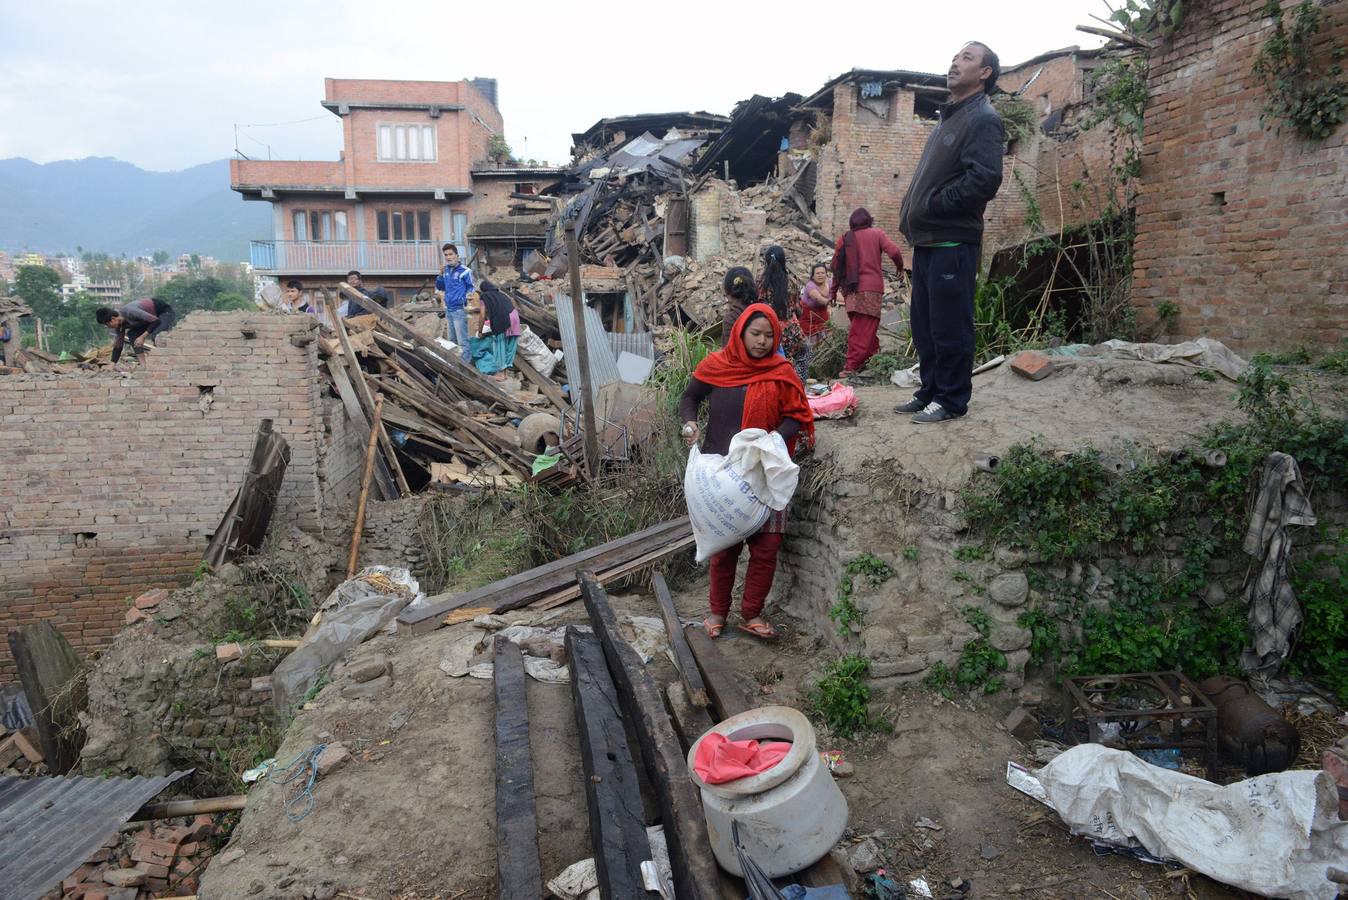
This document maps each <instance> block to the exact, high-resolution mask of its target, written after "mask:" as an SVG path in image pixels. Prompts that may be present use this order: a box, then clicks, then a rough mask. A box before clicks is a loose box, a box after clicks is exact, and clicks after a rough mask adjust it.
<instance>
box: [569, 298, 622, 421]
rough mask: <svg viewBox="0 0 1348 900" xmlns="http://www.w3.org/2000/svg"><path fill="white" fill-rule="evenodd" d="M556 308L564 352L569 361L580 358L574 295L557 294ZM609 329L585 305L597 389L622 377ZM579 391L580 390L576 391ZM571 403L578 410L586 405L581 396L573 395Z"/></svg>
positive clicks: (593, 381)
mask: <svg viewBox="0 0 1348 900" xmlns="http://www.w3.org/2000/svg"><path fill="white" fill-rule="evenodd" d="M553 308H554V309H555V310H556V311H557V330H559V331H560V332H561V333H562V352H563V353H564V354H565V355H566V356H565V358H566V360H567V364H568V365H570V364H571V361H572V360H576V359H579V358H580V356H579V353H578V352H577V350H576V319H575V317H574V316H573V315H572V314H571V297H570V296H568V295H567V294H558V295H557V297H556V301H555V302H554V304H553ZM607 334H608V332H606V331H605V330H604V323H603V321H602V320H601V319H600V318H599V313H597V312H595V311H594V310H593V309H592V308H591V307H589V306H586V307H585V338H586V340H585V348H586V350H588V351H589V357H590V381H589V383H590V384H591V385H593V386H594V389H595V390H598V389H599V388H601V387H603V386H604V385H606V384H612V383H613V382H615V381H617V380H618V379H619V377H620V376H619V375H618V359H617V357H616V356H615V355H614V353H613V348H612V347H611V346H610V345H609V342H608V341H607V340H606V339H605V338H606V336H607ZM577 394H579V391H577ZM571 403H572V405H573V406H575V407H576V408H577V409H580V408H581V407H583V406H584V402H583V400H582V398H581V397H579V396H575V397H572V398H571Z"/></svg>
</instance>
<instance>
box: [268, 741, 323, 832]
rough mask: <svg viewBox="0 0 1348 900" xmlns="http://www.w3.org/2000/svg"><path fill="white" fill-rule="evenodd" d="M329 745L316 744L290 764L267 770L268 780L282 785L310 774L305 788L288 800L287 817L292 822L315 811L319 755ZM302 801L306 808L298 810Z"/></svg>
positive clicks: (286, 805)
mask: <svg viewBox="0 0 1348 900" xmlns="http://www.w3.org/2000/svg"><path fill="white" fill-rule="evenodd" d="M327 746H328V745H327V744H314V745H313V746H312V747H310V748H309V749H308V750H305V751H304V752H303V753H301V754H300V755H299V756H297V757H295V760H294V761H293V762H291V763H290V764H288V765H286V766H281V767H277V766H272V767H271V768H270V769H268V770H267V780H268V781H270V782H271V783H272V784H276V785H279V786H281V787H285V786H286V785H288V784H291V783H293V782H295V781H298V780H299V779H300V778H304V777H305V776H306V775H307V776H308V778H307V780H306V781H305V784H304V787H303V789H302V790H300V792H299V793H297V794H295V796H293V797H291V798H290V799H289V800H287V801H286V804H285V813H286V818H287V819H289V820H290V821H292V822H299V821H301V820H303V819H304V817H305V816H307V815H309V813H311V812H313V811H314V782H315V781H317V780H318V757H319V756H321V755H322V754H323V751H324V749H326V748H327ZM278 773H279V774H278ZM301 803H302V804H303V806H304V810H303V811H302V812H296V811H295V810H296V808H297V807H298V806H300V805H301Z"/></svg>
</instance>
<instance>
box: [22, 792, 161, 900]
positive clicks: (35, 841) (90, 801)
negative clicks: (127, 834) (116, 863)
mask: <svg viewBox="0 0 1348 900" xmlns="http://www.w3.org/2000/svg"><path fill="white" fill-rule="evenodd" d="M186 774H187V773H186V772H174V773H173V774H172V775H166V776H163V777H158V778H83V777H79V776H67V777H64V778H0V895H2V896H3V897H4V898H5V900H30V898H36V897H41V896H42V895H43V894H44V893H46V892H47V891H49V890H51V889H52V888H54V887H56V886H58V885H59V883H60V881H61V879H62V878H65V877H66V876H67V875H69V874H70V873H71V872H73V871H75V870H76V869H78V868H79V867H80V865H82V864H83V863H84V861H85V860H87V859H88V858H89V857H90V856H91V855H93V852H94V851H95V850H97V849H98V848H99V847H101V846H103V842H104V841H105V840H107V839H108V837H109V836H111V835H112V834H113V833H115V832H116V831H117V829H118V828H120V827H121V826H122V825H123V824H125V823H126V821H127V820H128V819H130V818H131V817H132V816H133V815H135V812H136V810H138V809H140V808H141V807H142V806H144V805H145V804H146V803H148V802H149V801H151V800H153V799H154V798H155V797H157V796H158V795H159V793H160V792H161V791H163V790H164V789H165V788H166V787H168V786H169V785H171V784H173V782H175V781H177V780H178V779H179V778H182V777H183V776H184V775H186Z"/></svg>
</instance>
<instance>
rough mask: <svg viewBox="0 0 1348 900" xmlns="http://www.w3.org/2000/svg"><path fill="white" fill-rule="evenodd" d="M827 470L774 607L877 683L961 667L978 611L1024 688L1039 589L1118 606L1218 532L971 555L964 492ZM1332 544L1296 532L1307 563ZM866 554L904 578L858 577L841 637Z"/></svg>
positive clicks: (1222, 568)
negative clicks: (1141, 545) (853, 571)
mask: <svg viewBox="0 0 1348 900" xmlns="http://www.w3.org/2000/svg"><path fill="white" fill-rule="evenodd" d="M816 464H817V465H820V466H821V467H823V468H824V469H825V470H826V471H827V472H828V473H829V477H828V478H826V479H820V481H822V482H823V484H822V486H820V485H819V484H818V483H817V482H816V481H815V480H814V479H813V478H812V476H811V475H810V474H809V470H808V469H807V470H803V471H802V479H801V484H802V485H803V486H804V487H803V489H802V490H801V491H800V492H799V493H798V495H797V498H796V499H795V500H793V502H792V506H791V509H790V517H789V522H790V524H789V531H788V536H787V540H786V542H785V543H784V544H783V546H782V550H781V556H780V561H781V564H780V570H779V577H778V579H777V583H776V584H775V585H774V594H773V603H774V604H775V605H777V606H778V607H779V608H783V609H785V610H786V611H787V612H788V613H789V614H791V615H792V616H794V617H796V618H798V619H800V620H801V621H802V622H804V623H805V625H806V627H807V628H809V629H810V630H811V631H812V632H814V633H816V634H818V635H820V636H822V637H825V638H826V639H827V641H828V642H829V644H830V645H831V646H832V649H833V650H834V651H836V652H837V653H864V654H865V655H866V656H868V657H869V658H870V659H871V674H872V677H873V678H874V679H875V680H877V682H878V683H880V684H882V685H883V684H900V683H907V682H913V681H919V680H921V679H923V678H924V677H926V675H927V674H928V673H929V672H930V670H931V668H932V667H933V666H935V665H936V664H937V663H942V664H944V665H945V666H946V667H947V668H949V669H951V670H952V671H953V670H954V669H955V667H956V665H957V664H958V662H959V658H960V653H961V651H962V650H963V648H964V645H965V644H966V643H967V642H968V641H970V640H973V639H975V638H977V637H979V633H978V632H977V631H975V629H974V628H973V627H972V626H970V625H969V624H968V623H967V622H966V620H965V617H964V614H963V610H964V609H965V608H966V607H969V606H973V607H976V608H978V609H981V610H982V611H984V612H986V613H987V614H988V616H989V618H990V619H991V621H992V629H991V633H990V635H989V638H988V640H989V642H990V643H991V644H992V645H993V646H994V647H996V648H997V649H998V650H1000V651H1002V652H1003V653H1004V654H1005V656H1006V659H1007V663H1008V666H1009V670H1008V672H1007V673H1006V674H1004V675H1003V676H1002V680H1003V683H1004V685H1005V686H1006V687H1007V688H1011V689H1017V688H1020V687H1021V686H1023V685H1024V683H1025V667H1026V665H1027V663H1028V662H1029V659H1030V653H1029V646H1030V640H1031V634H1030V632H1029V631H1028V630H1027V629H1024V628H1022V627H1020V626H1019V625H1018V624H1017V619H1018V618H1019V617H1020V616H1021V615H1022V614H1023V613H1024V612H1026V611H1028V610H1029V609H1034V608H1044V607H1046V606H1048V605H1049V604H1048V599H1047V597H1046V596H1044V595H1043V594H1042V593H1041V592H1040V591H1039V590H1037V589H1034V588H1032V587H1031V585H1032V584H1034V585H1036V586H1039V585H1043V584H1045V583H1048V584H1052V583H1054V582H1066V583H1068V584H1070V585H1071V586H1073V587H1076V588H1080V589H1081V590H1082V591H1083V592H1084V594H1085V596H1086V599H1087V603H1088V604H1089V605H1091V606H1094V607H1096V608H1099V609H1107V608H1109V606H1110V605H1111V604H1112V603H1113V602H1114V601H1115V599H1116V598H1117V592H1116V587H1115V578H1116V577H1117V575H1118V573H1119V572H1120V570H1122V569H1128V570H1134V571H1137V570H1143V569H1146V568H1148V567H1150V566H1152V565H1155V564H1157V563H1161V564H1163V565H1164V566H1165V569H1166V571H1168V572H1170V573H1178V572H1179V571H1180V570H1181V569H1182V568H1183V567H1184V565H1185V562H1186V561H1185V558H1184V548H1185V544H1186V540H1187V538H1186V537H1183V536H1181V535H1188V534H1190V533H1191V527H1192V528H1196V529H1197V531H1198V533H1199V534H1204V533H1207V532H1210V531H1211V529H1212V522H1211V521H1204V520H1199V521H1196V522H1181V523H1178V524H1177V525H1176V526H1175V527H1174V533H1173V534H1171V535H1170V536H1168V537H1166V538H1164V539H1163V541H1162V544H1161V549H1160V550H1159V551H1157V552H1156V553H1153V554H1150V555H1146V556H1137V555H1133V554H1130V553H1129V552H1128V551H1127V550H1125V549H1124V548H1121V547H1104V548H1101V550H1100V554H1099V557H1098V558H1097V559H1095V560H1094V562H1092V563H1088V564H1084V563H1071V564H1067V565H1050V564H1045V563H1044V562H1043V561H1041V560H1039V559H1037V558H1036V557H1034V556H1033V555H1031V554H1027V553H1025V552H1023V551H1020V550H1014V549H1011V548H1007V547H998V548H995V549H991V548H990V549H988V550H987V551H986V556H985V558H981V559H972V560H971V559H964V560H961V559H958V558H956V556H955V551H956V550H958V549H959V548H961V547H970V546H976V547H980V548H981V547H982V546H983V545H982V543H981V541H980V540H979V539H978V538H977V537H976V536H973V535H971V534H969V533H968V531H967V525H966V523H965V521H964V519H963V516H962V515H961V513H960V511H959V497H958V495H957V494H955V493H954V492H950V491H942V490H934V489H932V488H930V487H927V486H924V485H922V484H921V483H920V482H918V481H917V480H916V479H915V478H914V477H913V476H912V475H910V474H906V473H904V472H903V471H902V469H901V468H899V467H898V466H896V465H894V464H892V463H891V462H889V461H885V460H881V461H876V462H873V463H870V464H868V465H867V466H865V467H864V468H862V469H861V470H858V471H837V470H836V469H835V468H834V465H835V464H834V461H833V460H832V459H831V458H830V457H828V456H825V457H824V458H823V459H821V460H819V461H818V463H816ZM1314 504H1315V511H1316V514H1317V517H1318V518H1319V521H1320V522H1321V524H1322V525H1325V526H1330V527H1331V528H1339V529H1341V528H1344V527H1348V492H1345V491H1344V490H1342V489H1340V490H1336V491H1331V492H1328V493H1325V494H1322V495H1320V496H1318V497H1316V498H1315V499H1314ZM1321 539H1322V538H1320V537H1317V532H1316V531H1315V530H1314V529H1293V533H1292V541H1293V544H1294V546H1295V547H1296V548H1297V549H1296V551H1295V552H1296V554H1297V555H1296V558H1297V559H1302V558H1308V557H1310V556H1312V555H1314V554H1315V553H1317V552H1326V553H1328V552H1331V551H1332V550H1333V546H1332V545H1329V544H1323V545H1321V544H1317V543H1315V542H1316V541H1317V540H1321ZM864 553H869V554H873V555H874V556H876V557H878V558H879V559H881V560H882V561H884V562H885V563H887V564H888V565H889V566H890V567H891V568H892V569H894V572H895V575H894V576H893V577H892V578H889V579H888V580H886V581H884V582H883V583H881V584H880V585H878V586H871V585H869V584H868V582H867V579H866V578H865V577H864V576H857V577H856V578H855V579H854V582H855V587H854V593H853V600H854V602H855V603H856V605H857V607H858V608H859V609H860V611H861V613H862V617H863V619H862V624H859V625H854V626H853V627H852V628H851V629H849V630H848V631H847V633H845V634H839V628H838V625H837V623H836V622H834V621H833V620H831V619H829V617H828V611H829V607H830V606H832V605H833V604H834V603H835V602H837V600H838V598H839V596H840V585H841V579H842V576H843V574H844V569H845V566H846V565H847V563H848V562H850V561H851V560H852V559H855V558H856V557H858V556H860V555H862V554H864ZM1249 565H1250V560H1249V559H1248V558H1246V557H1244V556H1239V557H1237V558H1217V559H1214V560H1213V561H1212V563H1211V565H1210V567H1209V571H1208V586H1207V589H1206V593H1205V596H1204V598H1203V600H1204V602H1206V603H1208V604H1209V605H1211V606H1217V605H1220V604H1223V603H1227V602H1236V603H1239V602H1241V600H1240V598H1241V597H1242V593H1243V584H1244V580H1245V577H1246V573H1247V569H1248V567H1249ZM1064 627H1065V628H1066V631H1067V633H1065V634H1064V637H1071V638H1077V639H1079V638H1080V636H1081V631H1080V627H1081V626H1080V623H1072V624H1070V625H1067V626H1064Z"/></svg>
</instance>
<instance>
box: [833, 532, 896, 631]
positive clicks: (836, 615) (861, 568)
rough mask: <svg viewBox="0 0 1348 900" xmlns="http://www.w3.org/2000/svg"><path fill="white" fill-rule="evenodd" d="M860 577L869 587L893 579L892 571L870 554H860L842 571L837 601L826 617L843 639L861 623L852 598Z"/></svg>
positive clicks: (882, 561) (857, 609) (857, 608)
mask: <svg viewBox="0 0 1348 900" xmlns="http://www.w3.org/2000/svg"><path fill="white" fill-rule="evenodd" d="M860 575H865V576H866V579H867V581H869V582H870V585H871V587H876V586H878V585H880V584H881V583H883V582H884V581H886V580H887V579H889V578H891V577H893V575H894V570H893V569H892V568H890V566H889V564H888V563H886V562H885V561H884V560H882V559H880V558H879V557H877V556H874V555H872V554H870V553H863V554H861V555H860V556H858V557H856V558H855V559H853V560H851V561H850V562H849V563H848V564H847V566H846V567H845V568H844V569H843V574H842V580H841V583H840V585H839V593H838V601H837V602H836V603H834V604H833V605H832V606H830V607H829V610H828V617H829V618H830V619H832V620H833V621H835V622H837V623H838V634H840V635H842V636H843V637H846V636H847V635H848V634H850V633H851V632H852V626H853V625H856V626H858V627H859V626H860V625H861V622H862V614H861V608H860V607H858V606H857V604H856V601H855V600H854V599H853V598H852V594H853V593H854V591H855V590H856V582H855V579H856V577H857V576H860Z"/></svg>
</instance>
